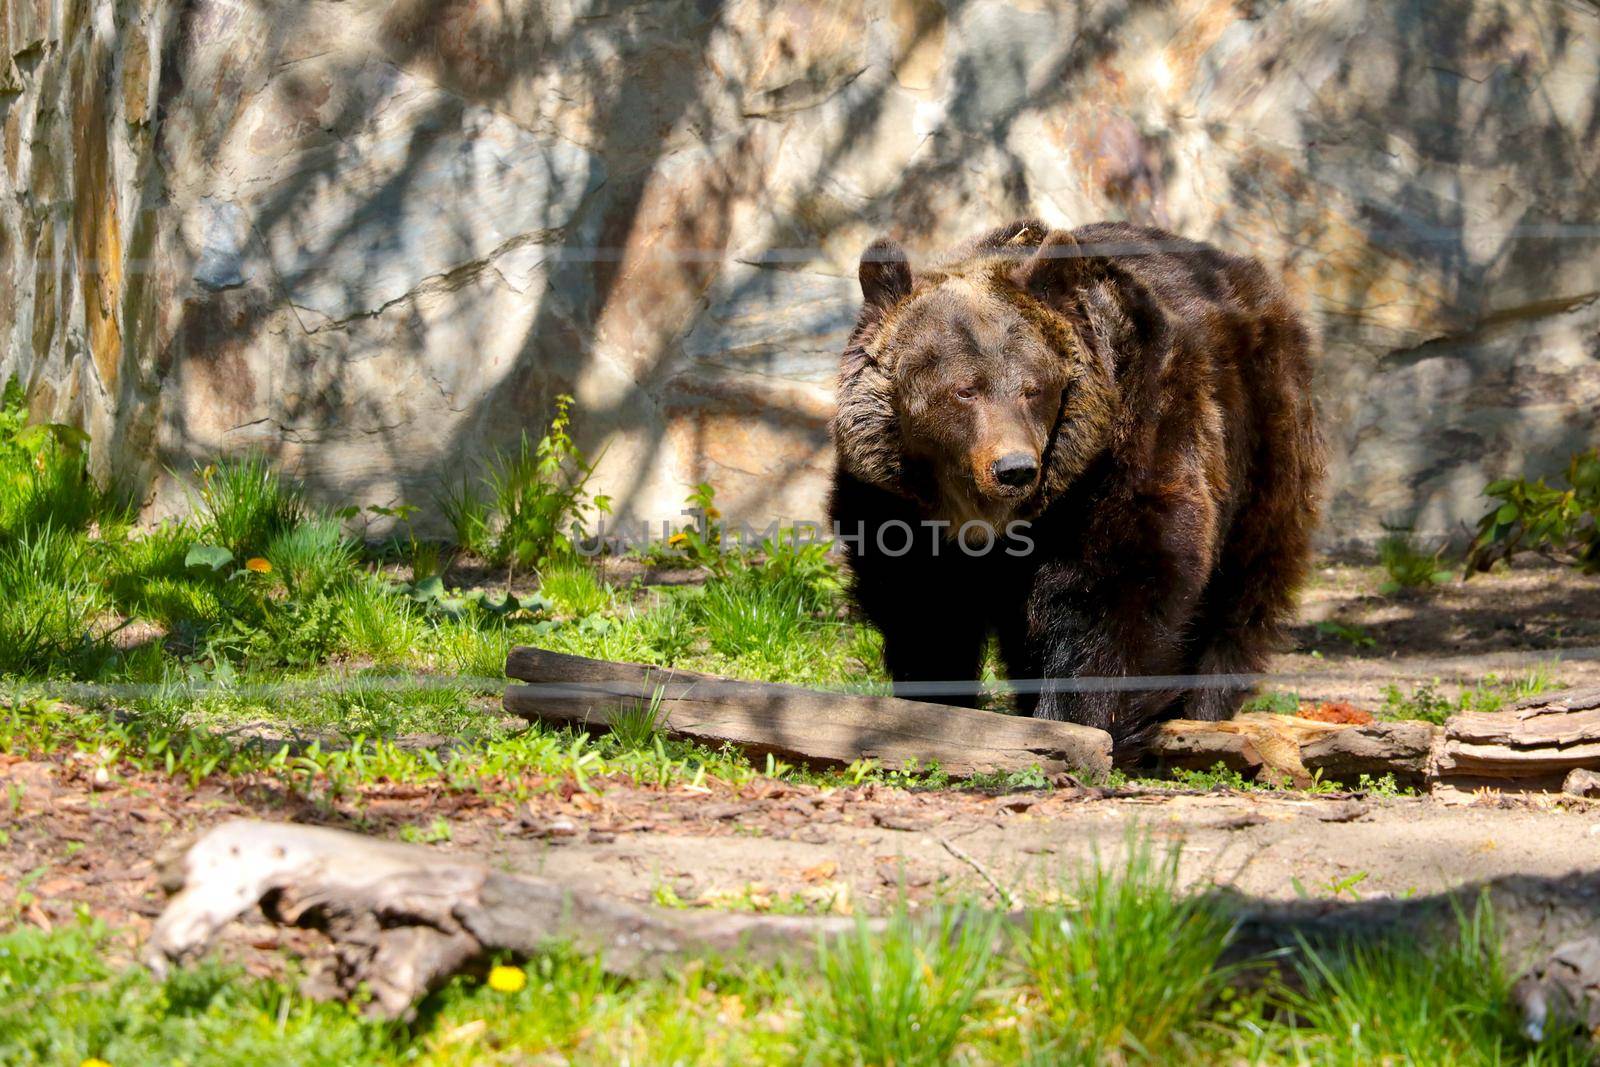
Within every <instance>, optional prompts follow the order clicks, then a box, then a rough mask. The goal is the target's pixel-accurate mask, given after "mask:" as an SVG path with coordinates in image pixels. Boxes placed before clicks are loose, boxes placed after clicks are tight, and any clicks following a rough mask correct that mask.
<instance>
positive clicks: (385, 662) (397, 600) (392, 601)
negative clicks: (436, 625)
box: [339, 575, 429, 666]
mask: <svg viewBox="0 0 1600 1067" xmlns="http://www.w3.org/2000/svg"><path fill="white" fill-rule="evenodd" d="M339 618H340V628H341V631H342V640H343V644H344V648H345V651H347V652H350V653H353V654H355V655H358V656H370V657H372V659H373V660H374V661H375V662H377V663H378V664H380V665H382V666H394V665H398V664H403V663H406V662H409V661H410V660H411V659H412V658H413V657H414V656H416V655H417V653H418V650H419V647H420V646H421V645H422V643H423V641H424V639H425V638H426V636H427V634H428V631H429V626H428V624H427V622H426V621H424V620H423V619H422V617H421V616H420V615H419V614H418V612H417V611H416V609H415V606H414V605H413V604H411V603H410V602H409V601H407V600H406V599H405V598H404V597H402V596H399V595H397V594H396V593H395V592H393V591H392V590H391V589H390V588H389V583H387V582H385V581H384V580H383V579H381V578H378V577H375V576H372V575H365V576H362V577H361V578H359V579H357V580H355V581H353V582H351V583H350V584H349V586H348V587H346V588H345V589H344V590H343V591H342V592H341V593H340V595H339Z"/></svg>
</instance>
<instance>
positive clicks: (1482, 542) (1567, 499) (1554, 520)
mask: <svg viewBox="0 0 1600 1067" xmlns="http://www.w3.org/2000/svg"><path fill="white" fill-rule="evenodd" d="M1566 481H1567V487H1566V488H1565V489H1558V488H1554V487H1552V486H1549V485H1546V484H1545V480H1544V479H1543V478H1540V479H1538V480H1537V481H1532V482H1530V481H1528V480H1527V479H1526V478H1502V479H1500V480H1498V481H1494V482H1490V483H1489V484H1488V485H1487V486H1485V487H1484V490H1483V495H1484V496H1486V497H1488V498H1490V499H1491V500H1493V501H1497V503H1495V504H1494V506H1493V507H1491V508H1490V509H1489V511H1488V512H1487V513H1485V515H1484V516H1483V518H1481V519H1479V520H1478V531H1477V536H1476V537H1474V538H1473V541H1472V548H1471V550H1470V551H1469V552H1468V553H1467V562H1466V572H1467V574H1468V575H1469V576H1470V575H1471V574H1473V573H1474V572H1478V571H1486V570H1488V569H1489V568H1490V567H1492V566H1494V565H1495V564H1496V563H1498V562H1500V561H1501V560H1509V559H1510V558H1511V557H1513V556H1515V555H1516V554H1517V553H1519V552H1537V553H1539V554H1540V555H1543V556H1545V557H1546V558H1548V559H1551V560H1554V561H1556V562H1559V563H1563V564H1567V565H1569V566H1573V567H1576V568H1578V569H1579V570H1580V571H1583V572H1584V573H1585V574H1596V573H1600V449H1594V448H1591V449H1589V450H1588V451H1587V452H1579V453H1576V454H1575V455H1573V457H1572V459H1571V460H1570V461H1569V462H1568V463H1567V471H1566Z"/></svg>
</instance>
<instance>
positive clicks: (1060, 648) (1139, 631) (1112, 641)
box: [1013, 565, 1194, 749]
mask: <svg viewBox="0 0 1600 1067" xmlns="http://www.w3.org/2000/svg"><path fill="white" fill-rule="evenodd" d="M1193 604H1194V595H1193V592H1192V591H1191V590H1190V589H1189V588H1188V587H1187V586H1186V585H1185V584H1181V583H1180V584H1176V585H1174V584H1167V585H1165V587H1164V588H1157V587H1156V586H1155V584H1154V583H1151V582H1149V581H1141V580H1138V579H1134V578H1125V579H1123V580H1115V581H1114V580H1105V579H1102V580H1098V581H1096V580H1093V579H1092V578H1090V577H1088V576H1087V575H1085V574H1083V573H1082V572H1081V571H1079V570H1077V569H1076V568H1073V567H1071V566H1068V565H1060V566H1054V567H1046V568H1044V569H1042V571H1041V573H1040V575H1039V577H1038V579H1037V581H1036V582H1035V585H1034V589H1033V591H1032V594H1031V595H1030V597H1029V601H1028V609H1027V610H1028V614H1027V620H1026V630H1027V639H1026V645H1027V648H1028V653H1029V655H1028V657H1027V658H1028V661H1029V662H1028V663H1027V665H1026V666H1025V667H1024V668H1023V669H1024V670H1031V671H1035V672H1037V673H1035V674H1033V675H1032V676H1031V677H1032V678H1033V679H1035V680H1036V684H1037V685H1038V686H1039V693H1038V696H1037V697H1036V698H1033V700H1032V701H1029V700H1027V699H1023V700H1021V701H1019V703H1021V704H1022V706H1023V707H1024V709H1025V710H1029V711H1031V713H1032V714H1033V715H1034V716H1035V717H1036V718H1041V719H1053V720H1056V721H1059V722H1075V723H1080V724H1082V725H1084V726H1094V727H1097V728H1099V729H1101V730H1105V731H1107V732H1108V733H1110V734H1111V736H1112V739H1113V742H1114V743H1115V745H1116V747H1117V748H1119V749H1129V748H1137V747H1138V746H1139V745H1140V744H1142V742H1143V740H1144V739H1145V737H1146V736H1147V734H1148V731H1149V730H1150V729H1151V728H1153V727H1154V726H1155V724H1157V723H1158V722H1159V721H1160V720H1161V719H1162V718H1163V717H1165V711H1166V709H1167V708H1168V707H1169V706H1171V705H1172V704H1173V703H1174V702H1175V700H1176V699H1177V698H1178V696H1179V695H1180V692H1179V691H1176V690H1172V689H1165V688H1161V689H1157V688H1149V687H1148V685H1149V683H1148V682H1146V681H1144V680H1145V679H1149V678H1151V677H1155V676H1168V675H1172V674H1175V673H1177V672H1178V671H1179V670H1180V669H1181V663H1182V640H1181V635H1182V633H1183V628H1184V623H1185V622H1186V621H1187V619H1188V617H1189V615H1190V614H1191V613H1192V611H1193ZM1013 674H1014V676H1018V672H1017V671H1016V670H1015V668H1014V669H1013ZM1030 703H1031V705H1032V706H1031V708H1030V707H1029V704H1030Z"/></svg>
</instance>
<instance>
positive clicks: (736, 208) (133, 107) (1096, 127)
mask: <svg viewBox="0 0 1600 1067" xmlns="http://www.w3.org/2000/svg"><path fill="white" fill-rule="evenodd" d="M0 12H3V19H0V129H3V159H4V168H3V176H0V182H3V183H4V193H5V196H4V202H3V205H0V336H3V337H4V338H5V342H4V343H3V344H0V377H5V376H8V375H17V376H20V377H21V379H22V380H23V381H24V382H25V383H26V385H27V387H28V395H29V397H30V403H31V404H32V406H33V409H34V411H35V412H36V414H37V415H39V416H40V417H49V418H53V419H58V420H65V421H73V422H77V423H80V424H82V425H85V426H86V427H87V428H88V429H90V430H91V431H92V432H93V434H94V436H95V442H96V444H95V454H94V455H95V462H96V464H97V467H98V469H99V471H100V472H101V473H103V474H105V475H107V476H115V477H117V478H119V479H122V480H124V481H126V482H128V483H129V484H132V485H136V486H138V487H140V488H141V489H143V490H145V491H147V492H148V499H149V500H150V501H151V507H152V512H153V513H159V512H160V511H161V510H162V509H163V508H165V507H168V506H170V505H171V503H172V502H173V501H174V500H175V499H176V498H177V495H178V490H177V489H176V488H175V480H174V477H173V475H172V473H171V472H172V471H178V472H182V471H185V470H188V469H190V468H191V467H192V465H193V464H194V463H195V462H196V461H201V460H204V459H207V458H209V457H212V456H215V455H217V454H219V453H224V452H230V451H235V450H240V449H246V448H264V449H267V450H269V451H271V452H273V453H275V454H277V455H279V456H280V457H281V458H282V459H283V460H284V462H285V463H287V464H288V465H289V466H290V467H291V468H292V469H294V470H296V471H297V472H298V473H299V474H301V475H302V476H303V477H304V478H306V479H307V481H308V482H309V483H310V484H311V485H312V486H313V487H314V488H315V489H316V490H317V491H318V492H319V493H321V494H323V495H324V496H325V498H327V499H330V500H338V501H345V502H348V501H354V502H358V503H390V502H393V501H395V500H399V499H406V500H411V501H416V502H420V503H425V502H427V500H428V499H429V497H430V495H431V493H432V492H433V491H434V490H435V489H436V487H437V486H438V484H439V481H440V479H441V478H450V477H456V476H459V474H460V473H461V472H462V471H464V470H467V469H469V468H470V467H471V465H472V464H473V463H475V462H478V461H479V460H480V459H481V458H482V457H483V456H484V455H485V454H486V453H487V451H488V450H490V449H491V448H492V447H494V446H496V445H507V444H511V443H514V441H515V439H516V435H517V434H518V432H519V431H520V430H521V429H522V428H524V427H528V428H532V429H535V430H536V429H537V427H538V425H539V423H540V422H541V420H542V419H544V418H546V417H547V416H548V413H549V411H550V408H551V404H552V398H553V397H554V395H555V394H557V393H559V392H564V391H568V392H573V393H575V394H576V395H577V397H578V412H579V417H580V420H581V424H580V438H581V440H582V443H583V444H585V445H586V446H587V447H589V448H591V449H593V450H599V449H601V448H602V447H603V448H604V450H605V452H604V460H603V463H602V466H601V475H600V480H601V482H602V483H603V487H604V489H605V490H607V491H609V492H610V493H612V494H613V495H614V496H615V497H616V498H617V500H618V503H619V507H620V508H621V509H622V510H624V511H625V512H628V513H631V514H633V515H636V516H646V517H655V518H661V517H670V516H673V515H675V514H676V512H677V509H678V507H679V506H680V503H681V501H682V499H683V497H684V495H685V492H686V488H687V487H688V486H690V485H692V484H693V483H695V482H697V481H701V480H708V481H711V482H712V483H714V484H715V485H716V486H717V487H718V490H719V500H720V501H721V502H722V503H723V505H724V510H725V511H726V512H727V513H728V514H730V515H733V516H745V517H749V518H751V519H753V520H764V519H766V518H768V517H771V516H773V515H778V514H781V515H784V516H787V517H791V518H806V517H815V516H817V514H818V513H819V511H820V510H821V508H820V498H821V492H822V488H823V486H824V484H825V480H826V474H827V469H828V462H829V457H828V445H827V438H826V432H825V420H826V417H827V413H828V409H829V405H830V381H831V376H832V373H833V367H834V362H835V359H836V355H837V352H838V350H839V348H840V345H841V341H842V338H843V337H844V334H845V332H846V331H847V329H848V326H849V323H850V321H851V319H852V316H853V312H854V305H855V301H856V298H857V295H856V291H855V285H854V281H853V278H854V272H855V263H856V258H857V256H858V254H859V252H860V250H861V248H862V247H863V246H864V245H865V244H866V243H867V242H868V241H869V240H870V239H871V237H873V236H874V235H876V234H878V233H880V232H893V233H896V234H897V235H898V236H900V237H901V238H902V239H903V240H905V241H906V243H907V244H908V245H909V246H910V247H911V248H913V249H914V250H917V249H920V250H922V251H924V252H931V251H934V250H937V249H938V248H939V247H940V246H941V245H943V244H945V243H946V242H949V241H951V240H953V239H955V238H957V237H959V236H962V235H965V234H967V233H969V232H971V231H974V230H977V229H979V228H982V227H986V226H988V225H990V224H992V223H995V222H997V221H1000V220H1003V219H1005V218H1008V217H1013V216H1016V215H1019V214H1038V215H1041V216H1043V217H1045V218H1046V219H1047V220H1049V221H1052V222H1057V223H1063V224H1066V223H1080V222H1084V221H1090V220H1094V219H1100V218H1131V219H1135V220H1141V221H1149V222H1153V223H1157V224H1160V225H1164V226H1168V227H1171V228H1174V229H1176V230H1179V231H1182V232H1183V233H1185V234H1188V235H1192V236H1196V237H1201V238H1204V239H1208V240H1211V241H1214V242H1216V243H1218V244H1220V245H1222V246H1224V247H1227V248H1230V249H1235V250H1248V251H1253V252H1256V253H1257V254H1259V255H1261V256H1262V257H1263V258H1264V259H1266V260H1267V261H1268V262H1269V263H1270V264H1271V265H1273V266H1275V267H1277V268H1279V269H1281V270H1282V271H1284V273H1285V274H1286V276H1287V277H1288V279H1289V282H1290V284H1291V286H1292V287H1293V288H1294V290H1295V291H1296V292H1297V294H1298V295H1299V296H1300V297H1301V298H1302V299H1303V301H1304V302H1305V304H1306V306H1307V307H1308V308H1309V309H1310V310H1311V312H1312V313H1313V315H1314V317H1315V318H1316V320H1317V322H1318V324H1319V326H1320V328H1321V330H1322V332H1323V335H1324V338H1325V345H1326V350H1325V353H1324V356H1323V359H1322V365H1321V367H1320V372H1319V391H1320V396H1321V401H1322V406H1323V411H1324V414H1325V420H1326V423H1327V429H1328V436H1329V438H1330V442H1331V444H1332V451H1333V454H1334V458H1335V467H1334V479H1333V485H1332V487H1331V510H1330V514H1329V519H1328V522H1327V524H1326V529H1325V532H1324V537H1323V540H1324V543H1325V544H1328V545H1330V546H1339V545H1346V544H1350V543H1353V542H1359V541H1364V540H1370V539H1371V538H1372V537H1373V536H1374V535H1376V534H1378V533H1379V532H1381V523H1383V522H1386V521H1387V522H1398V523H1414V524H1416V525H1417V526H1418V528H1419V529H1422V530H1424V531H1429V532H1439V531H1447V530H1451V529H1457V528H1459V523H1460V521H1461V520H1463V519H1467V518H1471V517H1473V516H1474V515H1475V514H1476V512H1477V510H1478V508H1479V506H1480V503H1481V502H1480V500H1479V499H1478V497H1477V492H1478V490H1479V489H1480V488H1481V486H1482V485H1483V483H1484V482H1485V481H1487V480H1488V479H1490V478H1491V477H1494V476H1497V475H1499V474H1502V473H1505V472H1511V471H1521V470H1524V469H1528V470H1538V471H1547V470H1554V469H1555V468H1557V467H1558V466H1560V464H1561V462H1562V461H1563V460H1564V457H1565V456H1566V454H1567V453H1568V452H1570V451H1572V450H1574V449H1576V448H1578V447H1581V446H1584V445H1586V444H1587V443H1591V442H1594V441H1595V440H1596V439H1597V438H1600V433H1597V428H1596V421H1597V414H1596V412H1597V410H1600V304H1597V302H1596V294H1597V292H1600V212H1597V210H1596V207H1597V203H1600V108H1597V104H1596V95H1597V94H1596V85H1597V84H1600V7H1597V6H1596V4H1595V3H1593V2H1592V0H1564V2H1563V0H1526V2H1509V0H1504V2H1503V0H1403V2H1396V0H1287V2H1284V3H1268V2H1264V0H1235V2H1231V3H1230V2H1222V0H1182V2H1179V3H1173V4H1161V3H1148V2H1137V0H1114V2H1112V0H1098V2H1097V0H1089V2H1072V3H1067V2H1061V3H1050V2H1046V0H1014V2H1010V3H1005V2H994V0H968V2H961V0H946V2H940V0H864V2H862V0H839V2H830V0H787V2H778V0H720V2H719V0H682V2H658V3H648V2H639V3H628V2H624V0H587V2H565V0H538V2H534V0H495V2H493V3H489V2H481V0H405V2H399V3H395V2H389V0H344V2H331V0H312V2H296V3H290V2H275V0H192V2H188V3H174V2H169V0H0Z"/></svg>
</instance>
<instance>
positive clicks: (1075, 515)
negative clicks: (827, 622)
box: [830, 220, 1323, 755]
mask: <svg viewBox="0 0 1600 1067" xmlns="http://www.w3.org/2000/svg"><path fill="white" fill-rule="evenodd" d="M860 273H861V286H862V293H863V297H864V306H863V308H862V311H861V317H860V320H859V322H858V323H857V326H856V329H855V332H854V334H853V335H852V337H851V339H850V342H849V345H848V346H847V347H846V349H845V352H844V355H843V357H842V361H841V366H840V373H839V388H838V409H837V414H836V416H835V418H834V423H833V436H834V442H835V445H836V447H837V453H838V461H837V469H836V472H835V476H834V486H833V493H832V497H831V502H830V512H831V518H832V519H833V521H834V522H835V523H836V524H837V527H838V529H839V531H840V533H841V534H842V535H843V539H844V543H845V549H846V553H847V557H848V561H849V567H850V570H851V574H852V578H853V582H852V588H853V592H854V596H855V600H856V603H857V605H858V606H859V608H860V610H861V611H862V613H863V614H864V615H865V616H866V618H867V619H868V620H870V621H871V622H872V623H873V624H874V625H876V626H877V627H878V628H879V629H880V630H881V631H882V633H883V638H884V656H885V659H886V661H887V666H888V669H889V672H890V674H891V675H892V676H893V677H894V679H895V680H896V681H897V682H899V683H908V682H933V681H950V680H955V681H963V680H972V681H975V680H976V679H977V677H978V673H979V669H980V666H981V661H982V657H983V651H984V647H985V643H986V641H987V639H988V637H989V636H990V635H991V634H992V635H995V636H996V637H997V638H998V640H999V648H1000V653H1001V656H1002V658H1003V659H1004V661H1005V665H1006V669H1007V671H1008V673H1009V674H1010V676H1011V677H1012V678H1013V679H1015V680H1028V679H1037V680H1041V681H1038V682H1034V683H1029V682H1027V681H1022V683H1021V684H1020V685H1019V686H1018V689H1019V694H1018V699H1019V701H1020V702H1021V704H1022V706H1023V709H1024V710H1025V711H1027V712H1029V713H1031V714H1033V715H1036V716H1039V717H1041V718H1048V719H1059V720H1066V721H1071V722H1078V723H1084V724H1087V725H1091V726H1098V727H1101V728H1103V729H1106V730H1109V731H1110V732H1111V734H1112V736H1113V738H1114V739H1115V741H1116V743H1117V746H1118V751H1119V752H1121V753H1123V754H1124V755H1126V754H1128V753H1131V752H1135V751H1137V749H1138V748H1139V746H1140V745H1141V744H1142V743H1143V742H1144V741H1145V740H1146V739H1147V737H1148V734H1149V731H1150V729H1151V728H1152V727H1153V725H1154V724H1156V723H1158V722H1160V721H1161V720H1162V719H1164V718H1172V717H1178V716H1181V717H1184V718H1193V719H1223V718H1227V717H1229V716H1231V715H1232V714H1233V713H1234V712H1235V711H1236V710H1237V709H1238V706H1239V704H1240V702H1241V700H1242V699H1243V696H1244V694H1245V693H1246V692H1247V691H1248V683H1247V682H1245V681H1242V680H1238V679H1233V680H1229V679H1226V678H1214V679H1212V680H1211V681H1210V682H1209V683H1207V682H1205V681H1202V683H1201V684H1199V685H1180V684H1177V683H1173V682H1171V681H1168V682H1166V683H1162V682H1160V681H1156V682H1152V683H1135V684H1134V685H1131V686H1130V685H1120V686H1112V687H1107V686H1097V685H1096V680H1097V679H1112V680H1116V679H1134V678H1156V679H1159V678H1161V677H1162V676H1171V675H1201V676H1217V675H1224V676H1226V675H1234V674H1240V673H1246V672H1254V671H1259V670H1260V669H1262V667H1263V665H1264V662H1265V657H1266V655H1267V654H1268V652H1269V650H1270V649H1271V648H1272V646H1273V643H1274V641H1275V639H1276V636H1277V630H1278V626H1279V623H1280V621H1281V620H1282V618H1283V617H1284V615H1285V613H1286V612H1288V611H1289V609H1290V608H1291V606H1292V603H1293V596H1294V591H1295V588H1296V586H1297V585H1298V584H1299V582H1300V581H1301V579H1302V577H1303V576H1304V574H1305V571H1306V567H1307V562H1308V557H1309V553H1310V538H1311V531H1312V528H1313V526H1314V525H1315V523H1316V519H1317V510H1318V498H1317V494H1318V487H1319V483H1320V480H1321V477H1322V472H1323V454H1322V447H1321V442H1320V438H1319V435H1318V432H1317V428H1316V422H1315V418H1314V413H1313V409H1312V400H1311V390H1310V386H1311V353H1312V345H1313V341H1312V337H1311V334H1310V333H1309V331H1308V330H1307V329H1306V327H1305V325H1304V324H1303V323H1302V321H1301V319H1300V317H1299V315H1298V314H1297V313H1296V311H1295V309H1294V308H1293V307H1292V306H1291V304H1290V302H1289V300H1288V298H1287V297H1286V295H1285V294H1284V292H1283V290H1282V288H1281V287H1280V286H1279V285H1278V284H1277V283H1276V282H1275V281H1274V280H1273V279H1272V278H1271V277H1270V276H1269V275H1268V273H1267V271H1266V270H1265V269H1263V268H1262V266H1261V264H1259V263H1258V262H1256V261H1255V260H1253V259H1245V258H1241V257H1238V256H1233V255H1228V254H1225V253H1223V252H1220V251H1218V250H1217V249H1214V248H1211V247H1209V246H1207V245H1203V244H1199V243H1196V242H1193V241H1188V240H1185V239H1183V238H1180V237H1176V236H1174V235H1172V234H1169V233H1165V232H1163V231H1161V230H1156V229H1150V228H1145V227H1138V226H1130V225H1126V224H1122V223H1099V224H1095V225H1091V226H1084V227H1082V228H1079V229H1076V230H1072V231H1070V232H1068V231H1051V230H1049V229H1048V228H1047V227H1045V226H1044V225H1042V224H1041V223H1039V222H1036V221H1032V220H1024V221H1020V222H1015V223H1012V224H1011V225H1009V226H1003V227H1000V228H999V229H997V230H993V231H991V232H989V233H986V234H984V235H982V236H981V237H978V238H976V239H974V240H972V241H970V242H968V243H966V244H965V245H963V246H961V247H960V248H959V249H957V250H956V251H955V252H953V253H951V254H950V255H949V256H947V257H946V258H945V259H944V260H942V261H941V262H939V263H937V264H935V265H934V266H932V267H930V268H928V269H924V270H921V271H920V272H918V273H916V274H915V275H913V273H912V270H911V267H910V265H909V263H908V262H907V259H906V256H905V253H904V252H903V251H902V250H901V249H900V247H899V246H898V245H896V244H894V243H893V242H890V241H879V242H877V243H875V244H874V245H872V247H870V248H869V249H868V250H867V252H866V253H865V254H864V255H863V257H862V261H861V271H860ZM908 531H909V534H910V536H908ZM1230 683H1231V684H1230ZM1140 684H1144V685H1149V686H1153V687H1151V688H1140V687H1139V685H1140ZM968 689H969V691H968V692H965V693H959V692H958V693H952V694H947V695H935V696H929V694H928V687H917V686H905V685H902V686H901V690H902V691H903V692H906V694H907V695H913V696H916V695H920V696H927V697H928V698H929V699H935V700H942V701H944V702H947V703H968V704H970V703H972V701H973V699H974V697H975V692H976V688H975V687H968ZM1030 690H1031V691H1030Z"/></svg>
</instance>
